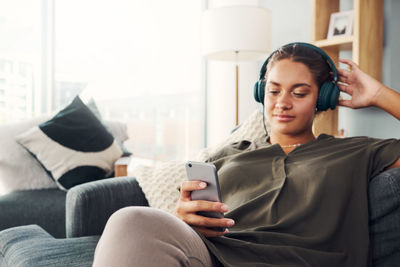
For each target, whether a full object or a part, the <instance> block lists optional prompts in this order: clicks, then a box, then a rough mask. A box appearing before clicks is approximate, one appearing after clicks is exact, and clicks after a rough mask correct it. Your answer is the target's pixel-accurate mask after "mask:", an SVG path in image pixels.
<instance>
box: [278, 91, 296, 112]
mask: <svg viewBox="0 0 400 267" xmlns="http://www.w3.org/2000/svg"><path fill="white" fill-rule="evenodd" d="M275 107H276V108H279V109H289V108H291V107H292V103H291V101H290V95H288V94H286V93H283V94H281V95H280V96H279V97H278V99H277V100H276V104H275Z"/></svg>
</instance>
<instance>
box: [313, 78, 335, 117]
mask: <svg viewBox="0 0 400 267" xmlns="http://www.w3.org/2000/svg"><path fill="white" fill-rule="evenodd" d="M338 99H339V88H338V87H337V85H336V84H334V83H332V82H324V83H323V84H322V85H321V87H320V89H319V92H318V99H317V109H318V110H320V111H324V110H327V109H329V108H331V109H335V107H336V104H337V102H338Z"/></svg>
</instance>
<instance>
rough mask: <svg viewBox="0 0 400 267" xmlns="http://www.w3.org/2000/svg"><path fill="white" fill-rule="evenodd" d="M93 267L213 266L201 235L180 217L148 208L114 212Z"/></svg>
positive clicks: (98, 247) (102, 237)
mask: <svg viewBox="0 0 400 267" xmlns="http://www.w3.org/2000/svg"><path fill="white" fill-rule="evenodd" d="M93 266H95V267H102V266H107V267H109V266H121V267H123V266H143V267H147V266H166V267H167V266H168V267H169V266H203V267H204V266H213V264H212V259H211V256H210V253H209V252H208V250H207V247H206V246H205V245H204V243H203V241H202V240H201V238H200V237H199V236H198V234H197V233H196V232H195V231H194V230H193V229H192V228H191V227H190V226H188V225H187V224H186V223H184V222H183V221H181V220H180V219H178V218H177V217H175V216H173V215H171V214H169V213H167V212H164V211H161V210H157V209H153V208H149V207H128V208H123V209H120V210H119V211H117V212H115V213H114V214H113V215H112V216H111V217H110V219H109V220H108V222H107V225H106V227H105V229H104V232H103V235H102V236H101V238H100V241H99V243H98V245H97V248H96V252H95V256H94V262H93Z"/></svg>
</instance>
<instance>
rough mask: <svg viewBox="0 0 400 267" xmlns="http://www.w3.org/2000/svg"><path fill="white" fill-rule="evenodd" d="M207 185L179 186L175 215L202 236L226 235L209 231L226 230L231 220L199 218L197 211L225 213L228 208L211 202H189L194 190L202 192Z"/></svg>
mask: <svg viewBox="0 0 400 267" xmlns="http://www.w3.org/2000/svg"><path fill="white" fill-rule="evenodd" d="M206 187H207V184H206V183H204V182H200V181H185V182H183V183H182V185H181V195H180V198H179V200H178V203H177V206H176V210H175V215H176V216H177V217H178V218H180V219H181V220H182V221H184V222H185V223H187V224H188V225H190V226H191V227H192V228H193V229H194V230H196V231H197V232H199V233H201V234H203V235H204V236H206V237H218V236H222V235H224V234H226V233H227V232H228V230H225V232H218V231H214V230H212V229H210V228H211V227H222V228H227V227H231V226H233V225H234V223H235V222H234V221H233V220H232V219H228V218H223V219H216V218H209V217H204V216H200V215H198V214H197V212H198V211H216V212H227V211H228V207H227V206H226V205H225V204H224V203H220V202H211V201H204V200H191V198H190V194H191V192H192V191H194V190H203V189H205V188H206Z"/></svg>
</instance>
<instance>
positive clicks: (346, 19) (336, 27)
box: [327, 10, 354, 39]
mask: <svg viewBox="0 0 400 267" xmlns="http://www.w3.org/2000/svg"><path fill="white" fill-rule="evenodd" d="M353 14H354V12H353V10H349V11H343V12H336V13H332V14H331V18H330V21H329V29H328V36H327V39H332V38H335V37H338V36H349V35H351V34H352V33H353Z"/></svg>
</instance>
